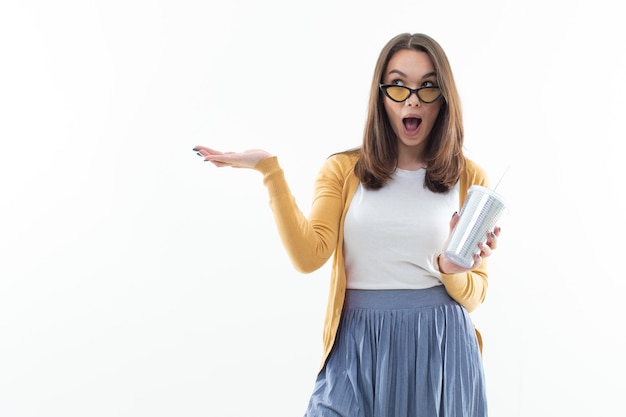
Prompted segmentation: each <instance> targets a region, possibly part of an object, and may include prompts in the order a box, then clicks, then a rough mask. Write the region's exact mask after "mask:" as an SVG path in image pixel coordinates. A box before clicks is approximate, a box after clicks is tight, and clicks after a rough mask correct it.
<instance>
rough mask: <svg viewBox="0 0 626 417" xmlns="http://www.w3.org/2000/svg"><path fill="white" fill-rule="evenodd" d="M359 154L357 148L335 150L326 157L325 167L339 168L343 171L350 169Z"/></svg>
mask: <svg viewBox="0 0 626 417" xmlns="http://www.w3.org/2000/svg"><path fill="white" fill-rule="evenodd" d="M359 154H360V150H359V148H354V149H349V150H347V151H341V152H336V153H334V154H332V155H330V156H329V157H328V158H327V159H326V164H325V165H326V166H327V167H334V169H339V170H341V171H344V172H347V171H352V170H353V169H354V165H355V164H356V161H357V160H358V159H359Z"/></svg>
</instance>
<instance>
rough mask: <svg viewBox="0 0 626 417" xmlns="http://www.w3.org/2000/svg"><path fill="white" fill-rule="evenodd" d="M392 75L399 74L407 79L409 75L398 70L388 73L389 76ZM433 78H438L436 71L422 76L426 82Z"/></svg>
mask: <svg viewBox="0 0 626 417" xmlns="http://www.w3.org/2000/svg"><path fill="white" fill-rule="evenodd" d="M391 74H398V75H399V76H401V77H404V78H407V75H406V74H405V73H403V72H402V71H400V70H398V69H392V70H390V71H389V72H388V73H387V75H391ZM431 77H435V78H437V73H436V72H435V71H431V72H429V73H426V74H424V75H423V76H422V80H425V79H426V78H431Z"/></svg>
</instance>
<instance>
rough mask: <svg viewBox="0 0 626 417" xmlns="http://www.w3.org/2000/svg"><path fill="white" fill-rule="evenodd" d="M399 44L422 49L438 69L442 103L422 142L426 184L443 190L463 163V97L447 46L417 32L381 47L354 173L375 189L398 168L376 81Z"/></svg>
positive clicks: (392, 135)
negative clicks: (444, 48)
mask: <svg viewBox="0 0 626 417" xmlns="http://www.w3.org/2000/svg"><path fill="white" fill-rule="evenodd" d="M402 49H413V50H417V51H422V52H426V53H427V54H428V56H429V57H430V59H431V61H432V63H433V65H434V67H435V72H436V73H437V82H438V84H439V87H440V88H441V92H442V95H443V97H442V100H443V103H442V106H441V109H440V110H439V115H438V116H437V120H436V121H435V125H434V126H433V129H432V131H431V132H430V135H429V137H428V139H427V143H426V150H425V154H424V162H425V163H426V164H427V166H426V178H425V180H424V186H425V187H427V188H428V189H429V190H431V191H433V192H437V193H443V192H446V191H448V190H449V189H451V188H452V187H453V186H454V184H456V182H457V181H458V179H459V176H460V173H461V171H462V170H463V169H464V167H465V157H464V156H463V121H462V116H461V103H460V99H459V94H458V92H457V89H456V84H455V82H454V77H453V75H452V69H451V68H450V63H449V62H448V58H447V56H446V54H445V52H444V51H443V49H442V48H441V46H440V45H439V44H438V43H437V42H436V41H435V40H434V39H432V38H431V37H429V36H427V35H424V34H420V33H418V34H410V33H404V34H400V35H398V36H396V37H394V38H393V39H391V40H390V41H389V42H388V43H387V45H385V47H384V48H383V49H382V51H381V52H380V55H379V57H378V61H377V63H376V68H375V70H374V77H373V79H372V86H371V91H370V100H369V108H368V115H367V120H366V123H365V129H364V133H363V144H362V146H361V148H360V150H359V159H358V161H357V163H356V166H355V173H356V175H357V177H358V178H359V179H360V180H361V182H362V183H363V185H364V186H365V187H366V188H368V189H379V188H381V187H383V186H384V185H385V183H386V182H387V181H388V180H389V178H390V177H391V175H392V174H393V172H394V170H395V169H396V165H397V163H398V138H397V136H396V134H395V132H394V131H393V128H392V127H391V123H390V122H389V117H388V116H387V112H386V111H385V107H384V102H383V100H384V97H383V95H382V94H381V91H380V88H379V87H380V83H381V82H382V80H383V75H384V71H385V69H386V68H387V64H388V63H389V60H390V59H391V57H392V56H393V54H395V53H396V52H398V51H399V50H402Z"/></svg>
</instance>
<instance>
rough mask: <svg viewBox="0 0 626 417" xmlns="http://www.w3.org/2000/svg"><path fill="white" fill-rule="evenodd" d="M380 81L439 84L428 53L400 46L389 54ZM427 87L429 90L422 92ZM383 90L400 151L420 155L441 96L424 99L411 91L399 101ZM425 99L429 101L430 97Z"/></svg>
mask: <svg viewBox="0 0 626 417" xmlns="http://www.w3.org/2000/svg"><path fill="white" fill-rule="evenodd" d="M382 83H383V84H394V85H402V86H406V87H410V88H412V89H415V88H421V87H433V86H435V87H436V86H438V84H437V74H436V73H435V68H434V66H433V63H432V62H431V60H430V58H429V56H428V55H427V54H426V53H425V52H422V51H415V50H412V49H402V50H400V51H398V52H396V53H395V54H394V55H393V56H392V57H391V60H389V64H387V68H386V70H385V73H384V74H383V82H382ZM390 91H391V90H390ZM426 91H428V90H425V91H424V93H425V92H426ZM431 91H432V90H431ZM435 91H436V90H435ZM382 94H383V95H384V104H385V110H386V111H387V115H388V117H389V121H390V122H391V126H392V127H393V130H394V132H395V133H396V135H397V136H398V142H399V143H398V145H399V151H400V153H401V155H402V154H403V153H406V152H409V153H410V154H411V155H413V156H416V157H417V158H418V159H421V157H422V156H423V151H424V149H425V147H426V143H427V139H428V136H429V134H430V132H431V130H432V128H433V126H434V124H435V121H436V120H437V115H438V114H439V109H441V102H442V98H441V97H439V98H438V99H436V100H435V101H433V102H432V103H424V102H422V101H421V100H420V99H419V98H418V96H417V94H415V93H411V95H410V96H409V98H407V99H406V100H405V101H403V102H400V103H398V102H396V101H393V100H391V99H390V98H389V97H388V96H386V95H385V94H384V93H382ZM424 95H425V96H426V94H424ZM427 100H428V101H430V98H427Z"/></svg>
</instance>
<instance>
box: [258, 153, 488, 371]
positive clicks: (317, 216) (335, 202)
mask: <svg viewBox="0 0 626 417" xmlns="http://www.w3.org/2000/svg"><path fill="white" fill-rule="evenodd" d="M356 160H357V155H356V154H355V153H340V154H335V155H333V156H331V157H329V158H328V159H327V160H326V161H325V163H324V165H323V167H322V169H321V170H320V172H319V174H318V176H317V179H316V181H315V187H314V194H313V201H312V206H311V210H310V213H309V216H308V218H307V217H305V216H304V214H303V213H302V211H301V210H300V209H299V208H298V206H297V204H296V201H295V198H294V197H293V195H292V193H291V191H290V189H289V186H288V184H287V182H286V180H285V176H284V172H283V170H282V168H281V167H280V165H279V164H278V160H277V158H276V157H271V158H267V159H264V160H263V161H261V162H259V163H258V164H257V165H256V166H255V167H254V169H255V170H257V171H259V172H260V173H261V174H263V183H264V184H265V186H266V187H267V190H268V192H269V197H270V207H271V209H272V212H273V214H274V219H275V221H276V225H277V228H278V232H279V235H280V237H281V239H282V242H283V245H284V246H285V249H286V250H287V253H288V255H289V257H290V258H291V261H292V262H293V265H294V267H295V268H296V269H297V270H298V271H300V272H302V273H310V272H313V271H315V270H317V269H319V268H320V267H322V266H323V265H324V264H325V263H326V262H327V261H328V259H329V258H330V256H331V255H332V254H333V253H334V259H333V267H332V273H331V280H330V293H329V295H328V306H327V309H326V319H325V322H324V334H323V349H324V350H323V358H322V366H323V364H324V363H325V361H326V359H327V358H328V355H329V353H330V351H331V349H332V346H333V343H334V340H335V336H336V334H337V329H338V327H339V319H340V317H341V312H342V309H343V303H344V299H345V294H346V273H345V268H344V257H343V225H344V219H345V216H346V212H347V211H348V207H349V206H350V201H351V200H352V196H353V195H354V193H355V191H356V189H357V187H358V185H359V180H358V178H357V177H356V176H355V174H354V165H355V163H356ZM466 161H467V164H466V169H465V171H463V172H462V173H461V178H460V206H459V208H460V207H461V206H462V205H463V202H464V201H465V198H466V196H467V190H468V188H469V187H470V186H471V185H474V184H476V185H482V186H484V187H487V178H486V175H485V173H484V171H483V170H482V169H481V168H480V167H479V166H478V165H477V164H475V163H474V162H472V161H471V160H469V159H467V160H466ZM450 215H452V213H450ZM486 263H487V262H486V260H483V261H482V263H481V265H480V267H479V268H477V269H475V270H473V271H470V272H466V273H460V274H443V273H442V274H441V278H442V282H443V284H444V286H445V288H446V291H447V292H448V294H449V295H450V297H452V298H453V299H454V300H455V301H457V302H458V303H459V304H461V305H462V306H463V307H465V308H466V309H467V310H468V311H472V310H474V309H475V308H476V307H478V306H479V305H480V304H481V303H482V302H483V300H484V299H485V293H486V291H487V270H486V267H487V265H486ZM476 334H477V338H478V343H479V346H480V347H481V348H482V340H481V337H480V333H478V331H477V332H476Z"/></svg>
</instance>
